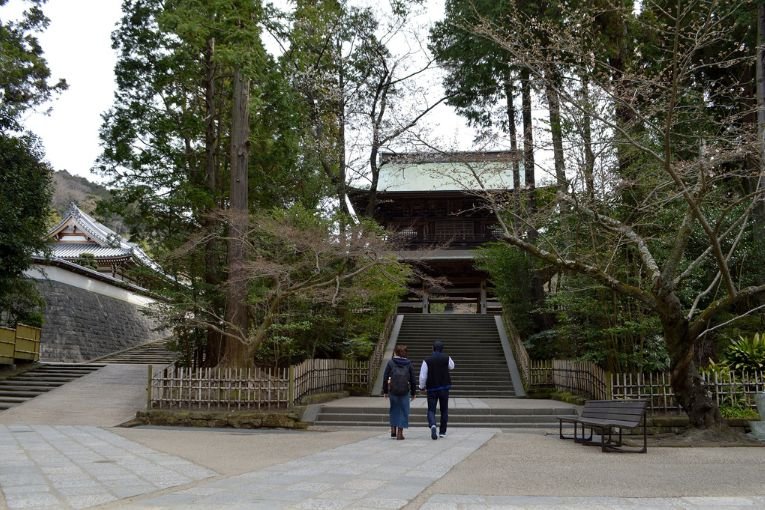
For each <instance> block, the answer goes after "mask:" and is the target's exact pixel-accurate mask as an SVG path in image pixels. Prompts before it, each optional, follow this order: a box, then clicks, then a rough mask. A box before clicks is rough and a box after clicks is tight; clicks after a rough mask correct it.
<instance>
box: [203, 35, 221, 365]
mask: <svg viewBox="0 0 765 510" xmlns="http://www.w3.org/2000/svg"><path fill="white" fill-rule="evenodd" d="M214 54H215V39H213V38H211V39H210V40H208V41H207V47H206V48H205V83H204V86H205V187H206V188H207V192H208V193H209V194H210V198H211V201H212V202H213V203H211V204H206V205H205V210H204V211H203V212H202V215H203V216H202V220H201V221H202V228H204V230H205V231H211V230H213V229H217V228H219V225H218V224H217V222H214V221H213V220H212V219H210V217H209V212H210V211H211V210H212V209H213V207H214V200H215V197H216V195H217V185H218V183H217V180H218V177H217V174H218V130H217V122H219V118H218V112H217V108H216V105H215V100H216V97H215V94H216V92H217V91H216V87H215V80H216V74H217V69H216V64H215V62H214V60H213V56H214ZM212 237H213V238H211V239H210V240H209V241H207V242H206V243H205V245H204V261H205V268H204V280H205V284H206V286H207V288H208V289H217V288H218V287H219V286H220V284H221V267H220V257H219V253H218V250H219V249H220V248H219V246H218V241H217V240H216V239H214V236H212ZM213 292H214V296H213V299H212V303H210V306H212V307H213V310H214V311H215V313H222V312H223V310H224V309H225V303H224V302H223V300H221V299H220V298H219V297H218V293H217V292H215V291H213ZM222 343H223V340H222V337H221V334H220V333H219V332H218V331H216V330H215V329H214V328H212V327H208V328H207V341H206V343H205V351H206V355H205V360H204V363H205V366H208V367H214V366H216V365H217V364H218V363H219V362H220V358H221V355H222V347H223V345H222Z"/></svg>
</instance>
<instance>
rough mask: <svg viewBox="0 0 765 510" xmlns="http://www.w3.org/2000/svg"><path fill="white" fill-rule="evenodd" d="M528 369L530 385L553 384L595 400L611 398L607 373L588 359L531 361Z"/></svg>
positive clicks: (559, 388) (557, 387) (560, 388)
mask: <svg viewBox="0 0 765 510" xmlns="http://www.w3.org/2000/svg"><path fill="white" fill-rule="evenodd" d="M529 371H530V380H531V381H530V383H531V385H532V386H555V388H556V389H558V390H565V391H570V392H571V393H576V394H579V395H585V396H587V397H588V398H592V399H597V400H603V399H608V398H611V397H610V393H609V391H610V385H609V378H608V377H607V374H606V373H605V372H604V371H603V369H602V368H600V367H599V366H597V365H596V364H595V363H592V362H590V361H571V360H560V359H555V360H544V361H531V362H530V370H529Z"/></svg>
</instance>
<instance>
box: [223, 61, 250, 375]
mask: <svg viewBox="0 0 765 510" xmlns="http://www.w3.org/2000/svg"><path fill="white" fill-rule="evenodd" d="M249 102H250V80H249V79H248V78H247V77H245V76H244V75H243V73H242V71H241V69H237V70H236V71H235V72H234V102H233V109H232V115H231V194H230V197H229V201H230V204H231V221H230V223H229V241H228V268H229V271H228V286H227V288H228V294H227V299H226V315H225V318H226V328H227V330H228V331H227V333H228V335H227V337H226V339H225V344H224V345H225V347H224V353H223V359H222V360H221V363H222V364H223V365H226V366H237V367H244V366H249V365H251V364H252V363H253V360H252V359H250V358H249V350H248V349H247V346H246V345H245V343H244V340H246V337H247V334H248V331H247V326H248V320H247V319H248V318H247V278H246V271H245V267H244V266H245V262H246V250H245V236H246V235H247V229H248V223H249V222H248V212H249V211H248V199H247V186H248V182H247V177H248V176H247V163H248V160H249V155H250V142H249V138H250V133H249V125H250V114H249ZM239 338H241V340H239Z"/></svg>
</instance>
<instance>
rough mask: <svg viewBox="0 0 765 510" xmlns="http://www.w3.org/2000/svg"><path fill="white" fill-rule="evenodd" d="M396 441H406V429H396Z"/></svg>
mask: <svg viewBox="0 0 765 510" xmlns="http://www.w3.org/2000/svg"><path fill="white" fill-rule="evenodd" d="M396 439H398V440H399V441H401V440H402V439H405V438H404V429H402V428H401V427H398V428H397V429H396Z"/></svg>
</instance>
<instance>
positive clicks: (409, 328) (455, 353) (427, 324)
mask: <svg viewBox="0 0 765 510" xmlns="http://www.w3.org/2000/svg"><path fill="white" fill-rule="evenodd" d="M435 340H441V341H443V342H444V344H445V348H444V352H445V353H446V354H448V355H449V356H451V357H452V359H453V360H454V364H455V368H454V370H453V371H452V374H451V376H452V389H451V391H450V393H449V395H450V396H451V397H476V398H509V397H515V396H516V394H515V388H514V387H513V381H512V379H511V377H510V370H509V368H508V366H507V362H506V361H505V353H504V351H503V349H502V343H501V341H500V338H499V333H498V332H497V325H496V322H495V320H494V316H493V315H478V314H475V315H472V314H405V315H404V320H403V322H402V324H401V330H400V331H399V335H398V339H397V343H399V344H404V345H406V346H407V347H408V348H409V359H410V360H412V363H413V364H414V367H415V372H416V374H418V375H419V373H420V365H421V364H422V360H423V359H425V358H427V357H428V356H430V354H431V353H432V351H433V342H434V341H435Z"/></svg>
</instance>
